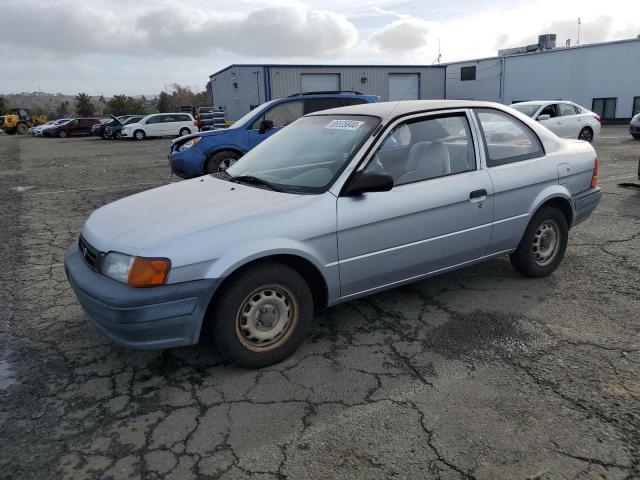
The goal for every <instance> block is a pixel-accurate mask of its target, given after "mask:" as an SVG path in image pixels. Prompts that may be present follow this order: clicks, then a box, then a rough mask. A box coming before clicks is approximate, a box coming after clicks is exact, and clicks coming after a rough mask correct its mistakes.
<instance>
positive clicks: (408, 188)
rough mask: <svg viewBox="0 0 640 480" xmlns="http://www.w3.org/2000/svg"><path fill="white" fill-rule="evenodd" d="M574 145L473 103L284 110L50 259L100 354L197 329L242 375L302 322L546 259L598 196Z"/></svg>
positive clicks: (292, 337) (296, 336) (93, 223)
mask: <svg viewBox="0 0 640 480" xmlns="http://www.w3.org/2000/svg"><path fill="white" fill-rule="evenodd" d="M596 183H597V161H596V155H595V152H594V150H593V148H592V147H591V145H589V143H587V142H584V141H579V140H564V139H561V138H558V137H557V136H555V135H554V134H553V133H551V132H550V131H549V130H547V129H546V128H544V127H542V126H540V125H539V124H538V123H537V122H536V121H534V120H532V119H531V118H529V117H527V116H526V115H523V114H521V113H519V112H517V111H516V110H513V109H511V108H509V107H505V106H503V105H499V104H495V103H489V102H470V101H407V102H395V103H378V104H365V105H357V106H351V107H343V108H338V109H333V110H326V111H322V112H317V113H314V114H310V115H307V116H305V117H302V118H300V119H299V120H297V121H296V122H294V123H293V124H291V125H290V126H288V127H287V128H285V129H283V130H282V131H280V132H278V133H276V134H275V135H273V136H272V137H271V138H269V139H268V140H266V141H264V142H263V143H261V144H260V145H258V146H257V147H255V148H254V149H253V150H251V151H250V152H249V153H247V154H246V155H245V156H244V157H242V158H241V159H240V160H239V161H238V162H237V163H235V164H234V165H233V166H231V167H229V168H228V169H227V170H226V171H225V172H220V173H217V174H213V175H208V176H205V177H200V178H196V179H193V180H188V181H184V182H180V183H174V184H171V185H167V186H163V187H160V188H156V189H153V190H149V191H146V192H142V193H139V194H137V195H133V196H130V197H127V198H124V199H121V200H118V201H116V202H113V203H111V204H109V205H106V206H104V207H101V208H99V209H97V210H96V211H95V212H93V213H92V214H91V216H90V217H89V219H88V220H87V222H86V223H85V225H84V227H83V228H82V233H81V236H80V239H79V241H78V242H76V243H74V244H73V245H72V246H71V247H70V249H69V251H68V253H67V256H66V261H65V265H66V271H67V276H68V278H69V282H70V284H71V286H72V287H73V290H74V291H75V293H76V295H77V297H78V300H79V302H80V303H81V304H82V306H83V307H84V308H85V310H86V312H87V317H88V320H89V321H90V322H91V323H92V324H93V325H94V326H95V327H96V328H97V329H98V330H100V331H102V332H103V333H105V334H106V335H107V336H109V337H111V338H112V339H113V340H114V341H115V342H116V343H117V344H120V345H123V346H127V347H134V348H166V347H177V346H181V345H192V344H195V343H197V342H198V341H199V339H200V337H201V336H207V337H209V338H210V340H211V341H212V342H213V345H214V346H215V347H216V348H217V349H218V350H219V351H220V352H221V353H222V354H223V355H224V356H226V357H227V358H229V359H230V360H232V361H234V362H235V363H237V364H239V365H242V366H247V367H262V366H266V365H270V364H273V363H276V362H279V361H281V360H283V359H284V358H286V357H288V356H289V355H291V354H292V353H293V352H294V351H295V350H296V349H297V348H298V347H299V346H300V345H301V343H302V342H303V340H304V338H305V335H306V333H307V332H308V330H309V328H310V326H311V322H312V319H313V316H314V312H315V311H317V310H319V309H323V308H326V307H330V306H333V305H336V304H338V303H341V302H344V301H347V300H351V299H354V298H358V297H362V296H364V295H369V294H372V293H375V292H378V291H381V290H384V289H388V288H392V287H395V286H398V285H402V284H405V283H408V282H413V281H416V280H420V279H423V278H426V277H429V276H432V275H436V274H438V273H442V272H447V271H450V270H454V269H456V268H461V267H465V266H468V265H472V264H474V263H477V262H481V261H483V260H487V259H489V258H493V257H499V256H503V255H509V256H510V259H511V263H512V264H513V266H514V267H515V268H516V269H517V270H518V271H519V272H521V273H522V274H524V275H526V276H529V277H542V276H545V275H549V274H550V273H552V272H553V271H554V270H555V269H556V268H557V267H558V265H559V264H560V262H561V260H562V258H563V256H564V253H565V249H566V246H567V235H568V231H569V229H570V228H571V227H573V226H574V225H576V224H577V223H579V222H581V221H583V220H584V219H585V218H587V217H588V216H589V215H590V214H591V212H592V211H593V210H594V209H595V208H596V205H597V204H598V202H599V200H600V197H601V191H600V189H599V188H598V187H597V186H596Z"/></svg>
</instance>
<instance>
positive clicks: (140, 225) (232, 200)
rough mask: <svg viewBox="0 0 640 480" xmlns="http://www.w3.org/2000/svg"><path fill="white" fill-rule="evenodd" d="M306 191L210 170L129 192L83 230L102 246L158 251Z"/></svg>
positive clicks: (281, 207)
mask: <svg viewBox="0 0 640 480" xmlns="http://www.w3.org/2000/svg"><path fill="white" fill-rule="evenodd" d="M301 197H308V196H307V195H299V194H291V193H282V192H274V191H272V190H266V189H262V188H257V187H252V186H249V185H242V184H238V183H232V182H228V181H226V180H221V179H219V178H216V177H213V176H210V175H207V176H204V177H199V178H195V179H193V180H186V181H183V182H177V183H172V184H169V185H165V186H163V187H158V188H154V189H152V190H147V191H145V192H142V193H138V194H136V195H131V196H129V197H125V198H123V199H121V200H117V201H115V202H113V203H110V204H108V205H105V206H103V207H101V208H98V209H97V210H95V211H94V212H93V213H92V214H91V216H90V217H89V218H88V220H87V221H86V223H85V225H84V227H83V229H82V235H83V236H84V238H85V239H86V240H87V242H89V243H90V244H91V245H93V246H94V247H95V248H97V249H98V250H100V251H103V252H107V251H119V252H123V253H128V254H132V255H158V254H161V253H162V251H163V249H162V246H163V245H166V244H167V243H169V242H171V241H174V240H177V239H180V238H183V237H187V236H189V235H192V234H194V233H196V232H198V231H202V230H208V229H212V228H216V227H219V226H221V225H224V224H229V223H235V222H240V221H244V220H246V219H249V218H251V217H260V216H263V215H266V214H271V213H277V212H280V211H287V210H288V209H290V208H292V206H293V205H292V204H294V203H296V202H297V201H299V200H300V199H301Z"/></svg>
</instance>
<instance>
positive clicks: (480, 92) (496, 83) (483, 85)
mask: <svg viewBox="0 0 640 480" xmlns="http://www.w3.org/2000/svg"><path fill="white" fill-rule="evenodd" d="M473 66H475V67H476V79H475V80H465V81H462V80H461V78H460V70H461V69H462V67H473ZM501 68H502V61H501V59H499V58H489V59H485V60H474V61H470V62H460V63H451V64H448V65H447V98H450V99H453V100H488V101H490V102H500V101H501V98H500V72H501ZM525 100H526V99H525Z"/></svg>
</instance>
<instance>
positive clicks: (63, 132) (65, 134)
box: [58, 130, 69, 138]
mask: <svg viewBox="0 0 640 480" xmlns="http://www.w3.org/2000/svg"><path fill="white" fill-rule="evenodd" d="M68 136H69V134H68V133H67V131H66V130H60V131H59V132H58V137H60V138H67V137H68Z"/></svg>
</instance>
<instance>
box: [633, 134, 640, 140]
mask: <svg viewBox="0 0 640 480" xmlns="http://www.w3.org/2000/svg"><path fill="white" fill-rule="evenodd" d="M631 136H632V137H633V138H635V139H636V140H640V134H637V133H632V134H631Z"/></svg>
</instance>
